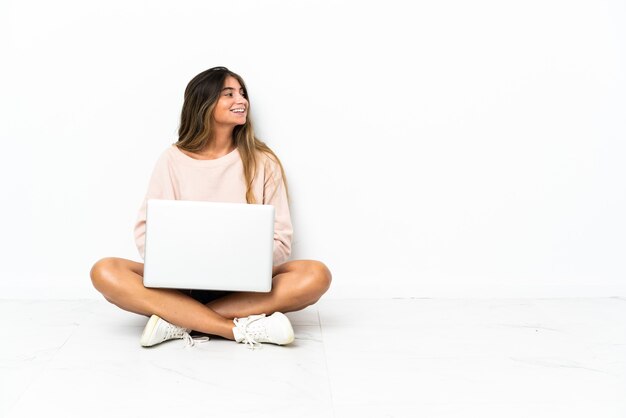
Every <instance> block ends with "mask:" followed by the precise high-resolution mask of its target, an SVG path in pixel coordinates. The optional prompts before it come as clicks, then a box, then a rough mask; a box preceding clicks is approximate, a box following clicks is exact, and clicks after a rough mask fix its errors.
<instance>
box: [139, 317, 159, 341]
mask: <svg viewBox="0 0 626 418" xmlns="http://www.w3.org/2000/svg"><path fill="white" fill-rule="evenodd" d="M158 322H159V317H158V316H156V315H152V316H151V317H150V319H149V320H148V323H147V324H146V327H145V328H144V329H143V333H142V334H141V345H142V346H143V347H151V346H153V345H154V344H150V340H151V339H152V335H153V334H154V330H155V329H156V326H157V323H158Z"/></svg>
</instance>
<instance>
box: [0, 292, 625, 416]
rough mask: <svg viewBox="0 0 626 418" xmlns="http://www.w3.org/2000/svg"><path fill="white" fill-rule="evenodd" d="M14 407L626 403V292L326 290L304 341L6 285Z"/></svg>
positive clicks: (17, 410) (190, 410)
mask: <svg viewBox="0 0 626 418" xmlns="http://www.w3.org/2000/svg"><path fill="white" fill-rule="evenodd" d="M0 315H1V317H2V318H3V327H2V328H3V329H2V334H3V337H2V343H1V344H0V384H1V386H0V416H6V417H35V416H52V417H56V416H63V417H85V416H89V417H91V416H97V417H100V416H101V417H161V416H196V415H197V416H226V417H240V416H241V417H244V416H246V417H247V416H261V417H264V416H267V417H270V416H271V417H287V416H289V417H292V416H296V417H298V418H301V417H332V416H335V417H417V416H421V417H428V418H436V417H480V418H485V417H498V418H500V417H507V418H511V417H524V418H527V417H533V418H539V417H550V418H554V417H568V418H571V417H602V418H606V417H620V418H623V417H626V299H624V298H603V299H519V300H511V299H506V300H503V299H484V300H462V299H457V300H441V299H385V300H362V299H361V300H353V299H351V300H323V301H321V302H320V303H318V304H317V305H315V306H313V307H310V308H308V309H306V310H304V311H302V312H297V313H293V314H289V317H290V318H291V320H292V323H293V324H294V329H295V331H296V341H295V342H294V344H292V345H291V346H287V347H277V346H272V345H264V346H263V348H262V349H259V350H255V351H251V350H248V349H247V348H246V347H245V346H244V345H241V344H235V343H233V342H230V341H226V340H223V339H219V338H212V339H211V341H209V342H207V343H203V344H197V345H196V346H195V347H193V348H184V347H183V343H182V341H171V342H167V343H164V344H161V345H159V346H156V347H154V348H150V349H144V348H141V347H140V346H139V336H140V334H141V330H142V328H143V325H144V323H145V321H146V319H145V318H143V317H140V316H137V315H133V314H129V313H126V312H123V311H121V310H119V309H118V308H116V307H114V306H112V305H110V304H108V303H106V302H104V301H99V300H98V301H95V300H93V301H92V300H90V301H12V300H0Z"/></svg>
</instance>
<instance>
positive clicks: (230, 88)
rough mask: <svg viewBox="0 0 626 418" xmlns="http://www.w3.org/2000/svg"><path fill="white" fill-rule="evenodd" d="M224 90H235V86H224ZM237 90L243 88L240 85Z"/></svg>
mask: <svg viewBox="0 0 626 418" xmlns="http://www.w3.org/2000/svg"><path fill="white" fill-rule="evenodd" d="M224 90H235V88H234V87H224V88H223V89H222V91H224ZM239 90H244V88H243V87H240V88H239Z"/></svg>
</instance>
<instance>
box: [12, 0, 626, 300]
mask: <svg viewBox="0 0 626 418" xmlns="http://www.w3.org/2000/svg"><path fill="white" fill-rule="evenodd" d="M624 22H626V6H625V3H624V2H623V1H597V0H585V1H556V0H541V1H524V2H521V1H518V2H500V1H486V0H477V1H473V2H465V1H438V2H430V1H429V2H425V1H424V2H405V1H399V0H391V1H384V2H382V1H377V2H363V1H350V2H346V1H343V2H342V1H319V2H318V1H316V2H313V1H287V0H285V1H254V0H242V1H237V2H226V1H221V2H217V1H195V2H191V1H187V2H185V1H180V2H165V1H134V2H133V1H120V0H115V1H108V2H84V1H55V2H46V1H43V0H36V1H13V2H11V1H8V2H7V1H6V0H3V1H2V2H0V42H1V44H0V45H1V50H0V53H1V57H2V58H1V59H2V64H1V65H0V74H1V77H0V134H1V141H2V142H1V145H2V147H1V151H0V182H1V183H0V190H1V196H2V205H1V211H2V212H1V217H0V257H2V259H1V262H0V280H1V281H0V296H1V297H15V298H21V297H62V298H64V297H65V298H74V297H97V296H98V294H97V292H96V291H95V290H94V289H93V288H92V287H91V282H90V280H89V269H90V267H91V265H92V264H93V263H94V262H95V261H96V260H98V259H99V258H102V257H105V256H118V257H125V258H131V259H135V260H139V258H138V255H137V251H136V249H135V247H134V242H133V238H132V228H133V224H134V221H135V217H136V214H137V210H138V209H139V206H140V204H141V201H142V198H143V194H144V193H145V190H146V186H147V183H148V179H149V176H150V173H151V170H152V167H153V165H154V163H155V161H156V159H157V157H158V156H159V154H160V153H161V152H162V151H163V150H164V149H165V148H166V147H167V146H169V145H170V144H171V143H173V142H175V140H176V132H177V127H178V117H179V114H180V108H181V105H182V95H183V91H184V88H185V86H186V84H187V82H188V81H189V80H190V79H191V78H192V77H193V76H195V75H196V74H197V73H199V72H201V71H203V70H205V69H207V68H209V67H213V66H216V65H224V66H227V67H229V68H230V69H231V70H233V71H235V72H237V73H239V74H241V75H242V76H243V77H244V79H245V80H246V83H247V84H248V88H249V91H250V96H251V103H252V114H253V119H254V122H255V124H256V125H255V126H256V129H257V134H258V136H259V137H260V138H261V139H263V140H265V141H266V142H267V143H268V144H269V145H270V146H271V147H272V148H273V149H274V150H275V151H276V152H277V154H278V155H279V156H280V157H281V159H282V161H283V163H284V165H285V169H286V171H287V176H288V179H289V181H290V188H291V195H292V212H293V213H292V214H293V221H294V226H295V228H296V235H295V241H294V257H295V258H314V259H320V260H322V261H324V262H326V263H327V264H328V265H329V267H330V268H331V270H332V271H333V273H334V282H333V287H332V289H331V291H330V292H329V294H328V297H351V296H356V297H482V296H484V297H493V296H504V297H507V296H533V297H542V296H614V295H625V294H626V282H625V280H624V278H625V276H626V264H625V262H624V260H625V257H624V254H625V251H626V238H625V236H626V221H625V216H624V215H625V213H626V186H625V180H626V164H625V161H626V158H625V157H626V145H625V138H626V52H625V49H626V25H624Z"/></svg>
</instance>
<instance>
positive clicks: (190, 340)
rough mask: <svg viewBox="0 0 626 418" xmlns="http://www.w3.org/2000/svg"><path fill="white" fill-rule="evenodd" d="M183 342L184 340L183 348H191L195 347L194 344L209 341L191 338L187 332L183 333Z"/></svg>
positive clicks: (207, 339) (207, 338)
mask: <svg viewBox="0 0 626 418" xmlns="http://www.w3.org/2000/svg"><path fill="white" fill-rule="evenodd" d="M183 340H185V348H187V347H193V346H194V345H195V343H196V342H199V343H205V342H207V341H209V337H206V336H204V337H192V336H191V335H189V333H188V332H185V333H184V334H183Z"/></svg>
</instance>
